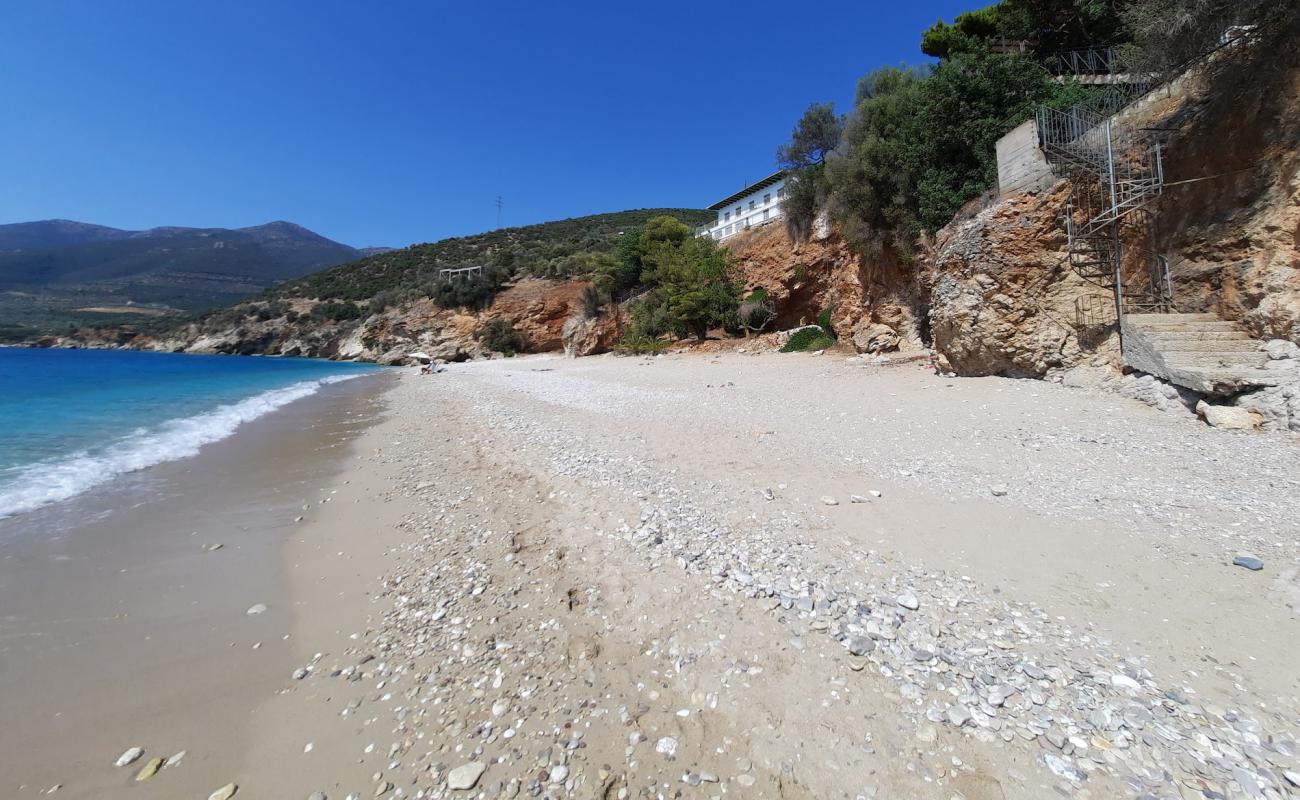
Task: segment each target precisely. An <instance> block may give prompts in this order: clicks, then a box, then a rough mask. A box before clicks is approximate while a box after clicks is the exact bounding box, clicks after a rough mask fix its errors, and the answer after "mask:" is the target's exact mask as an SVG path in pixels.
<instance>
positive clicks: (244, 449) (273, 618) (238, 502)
mask: <svg viewBox="0 0 1300 800" xmlns="http://www.w3.org/2000/svg"><path fill="white" fill-rule="evenodd" d="M391 379H392V378H391V377H389V376H375V377H367V378H362V379H358V380H356V381H350V382H344V383H340V384H333V385H328V386H325V387H323V389H322V391H321V392H319V393H318V394H316V395H314V396H312V397H309V398H305V399H302V400H299V401H297V402H295V403H293V404H292V405H291V406H289V407H287V408H285V409H281V410H278V411H276V412H274V413H273V414H271V415H268V416H267V417H263V418H261V419H258V420H255V421H253V422H251V423H249V424H247V425H246V426H244V427H242V428H241V429H240V430H239V431H238V432H237V433H236V434H235V435H234V436H232V437H230V438H228V439H225V440H223V441H220V442H216V443H213V444H211V445H209V446H207V447H205V448H204V449H203V451H202V452H201V453H200V454H199V455H198V456H196V457H194V458H190V459H184V460H181V461H177V462H171V463H166V464H161V465H158V466H155V467H153V468H150V469H148V470H145V471H143V472H139V473H134V474H132V475H128V476H125V477H124V478H120V479H118V480H117V481H115V482H113V483H112V484H110V485H108V486H105V487H102V488H100V489H98V490H95V491H92V492H90V493H87V494H85V495H82V496H80V497H78V498H75V499H73V500H71V501H68V502H65V503H61V504H58V505H55V506H49V507H46V508H44V509H39V510H37V511H35V512H31V513H28V514H24V515H20V516H18V517H13V518H10V519H7V520H0V553H2V555H0V608H2V609H3V619H2V620H0V686H3V687H4V688H3V692H2V693H0V719H3V720H4V724H3V725H2V726H0V752H3V753H4V757H3V758H0V787H3V790H2V791H0V794H2V795H3V796H6V797H8V796H34V795H35V794H37V793H38V792H42V791H48V790H49V789H50V788H51V787H53V786H56V785H61V786H62V788H61V789H60V791H59V796H60V797H108V796H118V795H119V794H121V793H124V792H127V791H128V789H129V791H130V793H131V796H133V797H175V796H178V793H180V794H181V795H194V796H200V795H201V796H203V797H206V796H207V794H208V792H210V791H211V790H213V789H215V788H216V787H218V786H220V785H222V784H224V783H226V782H227V781H228V778H226V776H227V775H228V774H229V773H230V771H231V770H232V769H233V767H234V765H236V764H237V763H239V761H240V760H241V759H242V758H243V751H244V750H245V748H246V747H247V741H248V736H249V732H250V730H251V728H252V726H253V725H254V724H256V719H255V717H254V714H255V711H256V708H257V707H258V705H259V704H260V703H262V702H264V701H265V700H266V699H267V698H268V697H270V696H273V695H274V693H275V692H276V691H279V690H280V689H282V687H283V686H284V683H285V678H286V676H287V675H288V674H289V673H290V672H291V671H292V669H293V664H294V662H295V660H296V651H295V650H294V642H293V639H292V631H293V626H294V624H295V618H296V615H295V612H294V608H293V601H294V595H293V591H292V583H291V581H290V580H289V579H288V570H287V569H286V567H285V564H284V561H283V559H284V553H285V550H286V545H287V543H288V542H289V541H290V540H291V538H292V537H293V536H295V535H297V534H300V532H301V531H302V530H303V529H304V527H305V525H306V524H307V523H308V521H309V520H313V519H315V518H317V517H319V516H320V515H321V514H322V513H323V510H332V509H331V506H330V504H329V503H330V502H333V500H334V498H333V496H332V495H331V494H330V491H332V489H333V488H334V485H335V483H336V479H337V476H338V475H339V474H340V470H345V469H346V468H347V464H346V459H347V454H348V453H349V452H350V450H349V448H350V447H351V445H352V444H353V443H354V442H355V440H356V438H357V436H358V435H359V434H360V433H361V432H362V431H363V430H364V429H365V428H366V427H368V426H370V425H372V424H373V423H374V422H375V421H376V420H377V419H378V417H379V414H380V413H381V412H380V409H381V406H380V405H378V404H379V403H380V398H381V397H382V387H383V385H384V384H385V383H386V382H387V381H389V380H391ZM108 508H111V509H114V510H113V512H112V513H104V509H108ZM299 517H303V518H304V519H303V521H302V522H296V521H295V520H296V519H297V518H299ZM257 605H262V606H265V607H266V610H265V611H264V612H262V613H255V614H249V613H248V611H249V610H250V609H252V608H253V607H254V606H257ZM137 746H138V747H141V748H143V749H144V750H145V756H144V757H143V758H141V759H140V760H139V761H138V762H137V763H135V764H133V765H131V766H130V767H127V768H124V769H115V768H114V767H113V763H114V761H115V760H116V759H117V758H118V756H119V755H120V754H121V753H122V752H123V751H125V750H126V749H128V748H130V747H137ZM181 751H185V752H186V755H185V756H184V758H183V760H182V762H181V763H180V764H179V765H177V766H174V767H172V768H170V769H167V770H164V771H163V773H162V774H159V775H158V776H157V777H155V778H154V779H152V780H150V781H147V782H143V783H140V784H138V785H136V784H134V782H133V780H132V778H133V776H134V775H135V773H136V771H137V770H138V769H139V768H140V767H142V766H144V765H145V764H146V763H147V762H148V761H149V759H151V758H153V757H155V756H157V757H164V758H165V757H169V756H172V755H174V754H176V753H178V752H181ZM123 796H125V795H123Z"/></svg>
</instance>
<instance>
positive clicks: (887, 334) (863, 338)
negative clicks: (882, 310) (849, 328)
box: [853, 320, 900, 353]
mask: <svg viewBox="0 0 1300 800" xmlns="http://www.w3.org/2000/svg"><path fill="white" fill-rule="evenodd" d="M899 342H900V339H899V336H898V333H897V332H896V331H895V330H894V329H893V328H891V327H889V326H888V325H884V324H882V323H879V322H872V321H870V320H863V321H862V322H859V323H858V324H857V326H856V327H855V328H854V329H853V348H854V349H855V350H857V351H858V352H859V353H886V352H890V351H893V350H897V349H898V344H899Z"/></svg>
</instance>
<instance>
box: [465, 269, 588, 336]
mask: <svg viewBox="0 0 1300 800" xmlns="http://www.w3.org/2000/svg"><path fill="white" fill-rule="evenodd" d="M590 285H591V284H590V283H589V282H587V281H551V280H542V279H540V278H524V279H522V280H520V281H518V282H517V283H515V284H514V285H513V286H511V287H510V288H508V289H506V290H505V291H503V292H501V293H500V294H498V295H497V296H496V297H495V298H494V299H493V300H492V305H491V306H489V307H488V310H487V312H486V313H485V314H484V315H483V317H484V319H492V318H493V317H505V318H506V319H508V320H510V324H511V325H513V326H514V327H515V330H516V331H518V332H519V333H520V334H521V335H522V336H523V337H524V341H526V342H527V343H528V350H529V352H533V353H542V352H549V351H552V350H560V349H562V348H563V347H564V338H563V335H562V333H563V329H564V323H565V321H566V320H567V319H568V318H569V317H570V316H572V315H573V313H574V311H575V310H577V308H578V306H579V298H580V297H581V296H582V290H583V289H585V288H587V287H588V286H590Z"/></svg>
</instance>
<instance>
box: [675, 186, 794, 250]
mask: <svg viewBox="0 0 1300 800" xmlns="http://www.w3.org/2000/svg"><path fill="white" fill-rule="evenodd" d="M784 199H785V171H784V170H778V171H777V172H773V173H772V174H771V175H768V176H767V177H766V178H764V179H763V180H761V181H758V182H757V183H751V184H750V185H748V186H746V187H745V188H744V189H741V190H740V191H738V192H736V193H735V194H733V195H729V196H728V197H725V198H723V199H722V200H719V201H718V202H716V203H714V204H713V205H711V206H709V210H710V211H716V212H718V219H717V221H715V222H714V223H713V224H712V225H704V226H702V227H699V228H696V229H695V234H696V235H697V236H712V237H713V238H714V239H716V240H718V241H722V240H723V239H726V238H727V237H729V236H734V235H735V234H737V233H740V232H741V231H743V230H748V229H749V228H756V227H758V226H759V225H766V224H767V223H769V222H774V221H776V220H778V219H780V218H781V201H782V200H784Z"/></svg>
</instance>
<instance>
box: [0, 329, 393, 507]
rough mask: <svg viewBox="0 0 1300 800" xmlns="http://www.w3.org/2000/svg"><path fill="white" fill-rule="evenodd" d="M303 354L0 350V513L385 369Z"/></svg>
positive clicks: (198, 444)
mask: <svg viewBox="0 0 1300 800" xmlns="http://www.w3.org/2000/svg"><path fill="white" fill-rule="evenodd" d="M380 369H382V368H380V367H374V366H371V365H364V364H349V363H340V362H334V361H322V360H318V359H306V358H265V357H240V356H218V355H212V356H208V355H187V354H176V353H147V352H136V351H130V350H64V349H27V348H0V519H4V518H6V517H12V516H14V515H17V514H22V513H24V512H27V511H31V510H33V509H37V508H40V507H41V506H45V505H49V504H51V503H58V502H60V501H64V500H67V499H69V498H72V497H75V496H77V495H78V494H81V493H83V492H86V491H89V490H90V489H93V488H96V487H99V486H102V485H104V484H107V483H109V482H111V481H113V480H114V479H115V478H118V477H120V476H122V475H125V474H127V473H131V472H135V471H138V470H142V469H145V468H147V467H151V466H153V465H155V464H161V463H163V462H165V461H173V460H176V459H182V458H188V457H191V456H194V455H196V454H197V453H198V452H199V450H200V449H201V448H202V447H203V446H204V445H206V444H210V443H212V442H215V441H218V440H220V439H224V438H226V437H228V436H230V435H232V434H233V433H234V432H235V431H236V430H237V429H238V428H239V427H240V426H241V425H243V424H245V423H247V422H249V421H251V420H254V419H257V418H258V417H261V416H263V415H265V414H269V413H271V412H272V411H275V410H276V409H278V408H281V407H283V406H285V405H288V404H289V403H292V402H293V401H295V400H299V399H301V398H304V397H307V396H308V395H311V394H314V393H315V392H317V391H319V390H320V389H321V387H323V386H326V385H328V384H331V383H336V382H339V381H346V380H351V379H354V378H358V377H361V376H363V375H367V374H373V373H374V372H375V371H377V370H380Z"/></svg>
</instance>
